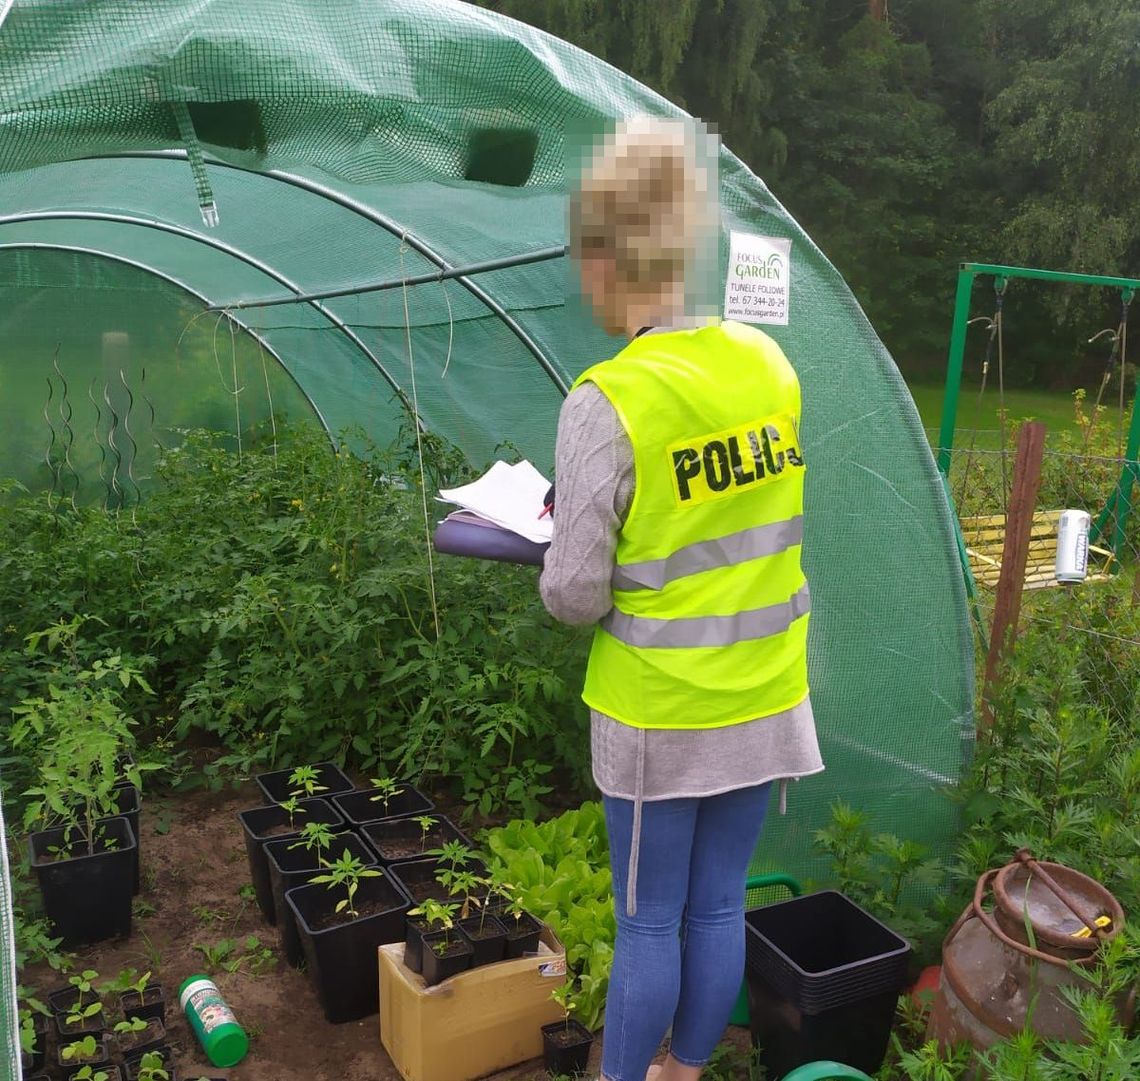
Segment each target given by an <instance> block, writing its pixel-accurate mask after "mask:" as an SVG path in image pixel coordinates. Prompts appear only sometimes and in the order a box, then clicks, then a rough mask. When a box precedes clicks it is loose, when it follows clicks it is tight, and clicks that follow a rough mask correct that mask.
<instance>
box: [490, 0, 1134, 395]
mask: <svg viewBox="0 0 1140 1081" xmlns="http://www.w3.org/2000/svg"><path fill="white" fill-rule="evenodd" d="M479 2H480V3H481V6H483V7H488V8H492V9H495V10H498V11H501V12H504V13H506V14H509V15H511V16H513V17H515V18H518V19H521V20H523V21H525V22H530V23H532V24H534V25H536V26H539V27H542V28H543V29H546V30H550V31H552V32H553V33H555V34H558V35H559V36H561V37H564V38H567V39H568V40H570V41H573V42H574V43H576V44H578V45H580V46H582V47H583V48H585V49H587V50H589V51H590V52H593V53H595V54H596V55H598V56H600V57H602V58H603V59H605V60H608V61H609V62H611V63H613V64H614V65H616V66H617V67H619V68H622V69H623V70H625V71H627V72H629V73H630V74H631V75H633V76H634V77H636V78H638V79H640V80H642V81H644V82H646V83H648V84H649V85H650V86H652V87H654V88H655V89H656V90H658V91H659V92H660V93H662V94H664V95H665V96H666V97H668V98H670V99H672V100H673V101H675V102H677V103H678V104H680V105H682V106H683V107H685V108H687V109H689V110H690V111H691V112H693V113H695V114H696V115H698V116H702V117H704V118H705V119H706V120H708V121H710V122H712V123H714V124H715V125H716V127H717V128H718V130H719V131H720V133H721V135H722V137H723V139H724V141H725V143H726V145H727V146H729V147H730V148H731V149H732V150H734V151H735V152H736V153H737V154H739V155H740V156H741V157H742V158H743V159H744V160H745V161H746V162H747V163H748V164H749V165H750V166H751V167H752V168H753V170H754V171H755V172H756V173H757V174H758V175H759V176H761V177H763V178H764V180H765V181H767V183H768V185H769V186H770V187H771V189H772V190H773V192H774V193H775V194H776V196H777V197H778V198H779V199H780V200H781V201H782V202H784V203H785V204H786V205H787V207H788V208H789V210H790V211H791V212H792V213H793V214H794V215H795V216H796V217H797V219H798V220H799V221H800V222H801V224H803V226H804V227H805V228H806V229H807V231H808V232H809V234H810V235H811V236H812V238H813V239H814V240H815V241H816V242H817V243H818V244H819V245H820V246H821V247H822V248H823V250H824V252H825V253H826V254H827V255H828V256H829V257H830V258H831V259H832V261H833V262H834V263H835V264H836V266H837V267H838V268H839V270H840V271H841V272H842V273H843V274H844V276H845V277H846V278H847V280H848V282H849V283H850V284H851V286H852V288H853V289H854V291H855V293H856V295H857V296H858V298H859V300H860V302H861V303H862V304H863V306H864V307H865V309H866V311H867V314H868V315H869V317H870V319H871V322H872V323H873V324H874V326H875V327H876V329H877V330H878V331H879V333H880V334H881V335H882V336H883V338H884V340H885V341H886V343H887V345H888V346H889V347H890V348H891V350H892V352H893V353H894V355H895V357H896V359H897V360H898V361H899V363H900V366H901V367H902V368H903V370H904V372H905V373H906V374H908V375H910V376H913V375H916V374H917V375H922V374H928V373H931V372H940V371H941V370H942V369H941V365H942V363H943V359H944V349H945V341H946V336H947V334H948V329H949V323H950V306H951V302H952V298H953V288H954V276H955V273H954V272H955V267H956V264H957V263H958V262H960V261H963V260H971V261H976V262H996V263H1017V264H1026V265H1030V266H1043V267H1049V268H1053V269H1067V270H1073V271H1084V272H1094V273H1095V272H1099V273H1104V274H1117V275H1124V276H1138V275H1140V216H1138V215H1137V214H1136V206H1137V204H1138V202H1140V125H1138V124H1137V123H1136V122H1135V108H1136V102H1137V100H1138V97H1140V54H1138V53H1137V49H1136V42H1137V40H1140V0H953V2H948V0H890V3H889V4H887V3H882V2H881V0H879V2H874V0H871V2H868V0H683V2H681V0H678V2H671V3H667V4H663V3H660V2H659V0H618V2H616V3H613V2H608V0H479ZM879 11H885V12H886V16H885V18H881V19H880V18H878V17H876V16H877V13H878V12H879ZM978 302H979V304H981V305H983V306H984V305H985V304H986V303H987V301H985V300H984V299H982V298H981V297H980V296H979V301H978ZM1117 312H1118V303H1117V302H1116V300H1115V298H1113V297H1111V295H1109V294H1108V293H1106V292H1104V291H1100V292H1098V293H1095V294H1090V293H1089V292H1088V291H1087V290H1083V291H1082V290H1067V289H1066V290H1058V289H1047V288H1044V287H1040V286H1031V285H1029V286H1018V287H1016V288H1014V289H1013V290H1012V291H1011V294H1010V298H1009V303H1008V307H1007V329H1008V330H1009V331H1010V333H1011V334H1012V335H1013V336H1014V337H1015V338H1016V339H1017V340H1018V349H1017V360H1016V363H1015V364H1012V365H1011V369H1010V378H1011V380H1021V381H1022V382H1023V383H1024V384H1027V385H1029V384H1033V385H1038V386H1042V387H1052V388H1055V389H1066V390H1071V389H1073V387H1074V386H1075V385H1080V383H1081V381H1082V380H1084V381H1085V382H1087V381H1088V380H1089V379H1091V378H1093V377H1095V375H1096V374H1097V372H1098V365H1099V364H1100V363H1101V360H1102V358H1099V356H1098V357H1094V356H1092V355H1091V354H1089V353H1088V352H1086V351H1079V345H1080V343H1081V342H1083V341H1084V339H1087V338H1088V337H1090V336H1091V334H1092V332H1093V331H1095V330H1097V329H1100V327H1102V326H1106V325H1108V324H1109V323H1113V322H1115V318H1116V315H1117ZM1074 362H1076V368H1077V370H1076V371H1075V370H1074Z"/></svg>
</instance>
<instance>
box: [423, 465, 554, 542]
mask: <svg viewBox="0 0 1140 1081" xmlns="http://www.w3.org/2000/svg"><path fill="white" fill-rule="evenodd" d="M549 489H550V481H548V480H547V479H546V478H545V477H544V476H543V475H542V474H541V473H540V472H539V471H538V470H537V469H535V468H534V466H533V465H531V464H530V462H528V461H526V460H523V461H521V462H516V463H515V464H514V465H508V464H507V463H506V462H496V463H495V464H494V465H493V466H491V468H490V469H488V470H487V472H486V473H484V474H483V476H481V477H480V478H479V479H478V480H476V481H472V482H471V483H470V484H465V485H463V486H462V487H460V488H444V489H441V490H440V493H439V495H438V497H437V498H438V499H439V500H440V502H443V503H454V504H456V505H457V506H459V507H461V508H462V509H463V510H465V511H471V512H473V513H474V514H477V515H478V516H479V517H480V518H485V519H486V520H487V521H488V522H491V523H493V524H494V525H497V526H500V527H501V528H502V529H509V530H510V531H511V532H512V533H517V534H518V535H519V536H520V537H526V538H527V540H532V541H537V542H539V543H541V542H543V541H549V540H550V539H551V537H553V535H554V522H553V520H552V519H551V516H550V515H549V514H548V515H547V516H546V517H545V518H541V519H540V518H539V517H538V516H539V514H540V513H541V511H542V507H543V503H542V500H543V498H544V497H545V495H546V493H547V491H549Z"/></svg>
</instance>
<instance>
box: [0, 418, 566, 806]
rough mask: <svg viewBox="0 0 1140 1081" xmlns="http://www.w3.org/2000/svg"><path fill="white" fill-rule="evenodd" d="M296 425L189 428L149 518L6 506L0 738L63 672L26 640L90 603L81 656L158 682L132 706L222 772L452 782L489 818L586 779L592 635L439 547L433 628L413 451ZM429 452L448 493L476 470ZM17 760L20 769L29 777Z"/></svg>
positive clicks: (2, 508) (0, 546)
mask: <svg viewBox="0 0 1140 1081" xmlns="http://www.w3.org/2000/svg"><path fill="white" fill-rule="evenodd" d="M280 434H281V439H280V443H279V448H278V450H277V452H276V454H274V453H273V451H272V448H271V447H268V446H267V447H262V448H261V449H259V450H256V451H253V452H246V453H245V454H243V455H242V456H240V457H239V456H238V455H236V454H233V453H232V452H231V451H229V450H227V449H225V448H224V447H223V446H222V445H221V443H222V440H223V437H221V436H207V435H204V434H200V435H195V436H192V437H191V438H190V439H189V441H188V442H187V444H186V445H185V446H184V447H183V448H182V449H181V450H178V451H171V452H168V453H167V454H166V455H165V456H164V457H162V458H161V460H160V462H159V465H158V469H157V472H158V477H159V480H160V481H161V483H159V484H157V485H156V486H155V488H154V491H153V492H152V493H151V494H150V495H149V497H148V499H147V500H146V501H145V502H144V503H143V504H141V505H140V506H139V507H138V508H136V509H135V510H133V511H119V512H105V511H103V510H102V509H80V510H79V511H78V512H74V511H71V510H70V508H68V509H67V510H66V511H65V512H61V511H58V510H54V509H52V508H51V507H49V505H48V502H47V499H46V497H45V496H42V495H41V496H38V497H35V498H32V497H30V496H25V497H23V498H15V499H11V500H9V501H8V503H7V504H0V612H2V613H4V615H3V618H2V619H0V745H3V746H7V745H8V739H7V726H8V725H9V724H10V723H11V720H10V719H11V717H12V709H13V707H15V706H16V705H17V704H18V703H19V702H21V701H22V700H24V699H25V698H27V697H29V696H32V695H42V694H46V693H47V688H48V687H49V685H52V684H53V683H55V684H58V683H60V681H61V678H63V679H64V682H66V679H65V678H64V677H61V673H60V671H59V668H60V666H61V661H60V659H59V657H58V656H57V655H55V654H48V653H47V652H44V651H29V649H28V646H27V636H28V635H31V634H35V633H36V632H39V631H42V630H44V629H45V628H48V627H50V626H52V625H53V624H56V623H58V622H59V621H61V620H63V621H70V620H72V619H73V618H74V617H75V616H76V615H81V616H85V617H89V618H86V619H85V620H84V621H83V623H82V627H81V630H80V634H79V637H78V638H77V640H76V642H75V645H74V651H75V656H74V658H73V659H72V663H73V665H74V666H76V667H84V668H86V667H89V666H90V665H91V664H92V663H93V662H94V661H95V660H96V659H99V658H105V657H107V656H111V655H122V657H123V658H129V659H130V661H131V663H133V664H135V665H136V666H138V667H139V668H140V669H141V670H142V671H143V672H145V674H146V677H147V679H148V681H149V683H150V685H151V686H152V687H153V688H154V694H153V695H152V694H143V693H141V692H138V691H137V689H136V688H127V689H126V690H124V692H123V696H122V697H123V708H124V709H125V710H126V711H127V712H128V713H129V714H130V715H131V716H133V717H135V718H137V719H139V720H140V721H142V722H143V723H144V725H146V726H147V728H148V729H149V732H148V736H149V738H151V739H154V738H164V737H165V738H169V739H171V740H172V741H179V742H182V741H186V740H189V741H190V745H191V746H192V747H194V746H197V747H202V748H205V749H206V750H208V751H210V752H217V753H208V754H206V755H205V757H206V758H207V759H210V761H209V764H208V765H207V776H209V777H211V778H212V779H214V780H215V781H219V782H220V781H221V780H224V779H226V778H227V777H229V776H231V775H237V776H242V775H247V774H248V773H249V772H251V771H255V770H258V769H261V768H266V767H269V766H270V765H290V764H293V763H295V762H312V761H320V760H323V759H333V760H335V761H337V762H340V763H347V764H349V765H351V766H354V767H357V768H359V769H360V770H362V771H369V772H371V773H372V774H375V772H382V771H384V770H387V771H390V772H391V773H394V774H402V775H405V776H410V777H413V778H417V779H429V780H430V779H440V780H442V781H443V783H444V784H445V786H450V787H451V788H452V789H453V790H454V793H455V794H456V795H457V796H459V797H461V798H463V799H464V800H466V802H467V803H468V805H469V806H470V808H471V809H472V811H479V812H481V813H484V814H486V813H488V812H489V811H491V809H492V808H494V809H495V811H496V812H497V813H499V814H501V813H504V812H507V813H510V812H511V811H515V812H521V813H523V814H528V815H529V814H534V813H535V812H536V811H537V809H538V806H539V801H540V800H541V799H542V798H543V796H545V795H546V794H547V793H548V792H550V791H551V785H552V783H554V782H557V783H558V784H559V785H560V787H561V788H563V789H566V790H569V791H572V792H581V791H583V789H584V786H585V784H586V782H587V781H588V775H587V771H588V764H587V762H586V756H585V755H584V754H583V753H582V748H583V747H585V746H586V728H585V726H586V713H585V709H584V707H583V706H582V705H581V703H580V700H579V698H578V688H579V685H580V670H581V666H582V664H583V662H584V659H585V651H586V648H587V642H588V635H586V634H585V633H583V632H575V631H573V630H570V629H568V628H565V627H562V626H560V625H558V624H556V623H555V622H554V621H553V620H552V619H551V618H550V617H549V616H548V615H547V614H546V612H545V610H544V609H543V607H542V604H541V602H540V601H539V599H538V591H537V588H536V581H535V578H536V572H535V571H534V570H533V569H525V568H519V567H506V566H499V565H490V564H486V563H481V562H479V561H477V560H461V559H450V560H449V559H446V558H445V559H439V558H437V559H436V561H435V564H434V603H435V605H436V607H437V610H438V623H437V619H436V616H435V615H434V614H433V586H432V579H431V577H430V576H429V568H428V562H427V558H428V557H427V540H426V537H425V529H424V512H423V506H422V501H421V494H420V491H419V488H418V479H413V471H412V470H410V469H408V466H409V464H410V454H409V452H407V451H404V450H401V449H399V448H397V449H396V450H390V451H385V452H383V453H381V452H379V451H377V452H375V453H374V454H373V455H372V456H371V457H370V458H367V459H362V458H358V457H356V456H355V455H351V454H348V453H340V454H334V453H333V452H332V451H331V450H330V447H329V444H328V442H327V440H326V439H325V438H324V436H323V435H322V434H320V433H316V432H313V431H311V430H308V429H296V430H292V429H290V430H287V431H284V432H281V433H280ZM428 450H429V460H430V465H431V467H430V469H429V475H428V478H427V483H428V486H429V489H430V491H431V492H432V493H434V492H435V491H436V490H437V489H438V487H439V485H440V484H442V483H445V482H446V481H448V480H454V479H459V478H460V477H461V476H462V471H463V470H464V469H465V468H466V467H464V466H462V465H459V464H457V462H456V460H455V458H454V456H450V455H449V454H448V452H447V451H446V450H444V449H443V448H441V447H438V446H430V445H429V448H428ZM415 476H416V478H418V473H416V474H415ZM431 509H432V508H430V507H429V511H430V510H431ZM18 766H19V764H18V763H13V762H11V761H9V762H7V763H5V762H4V761H0V768H5V767H6V768H5V779H6V781H7V782H8V784H9V786H10V787H9V791H12V790H13V789H14V788H15V787H16V782H17V780H18V776H19V770H18Z"/></svg>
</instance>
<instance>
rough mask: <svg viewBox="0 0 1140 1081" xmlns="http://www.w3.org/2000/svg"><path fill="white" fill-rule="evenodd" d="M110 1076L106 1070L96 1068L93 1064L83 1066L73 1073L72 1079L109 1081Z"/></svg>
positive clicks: (75, 1080)
mask: <svg viewBox="0 0 1140 1081" xmlns="http://www.w3.org/2000/svg"><path fill="white" fill-rule="evenodd" d="M110 1076H111V1075H110V1074H109V1073H107V1071H106V1070H96V1069H95V1068H94V1067H92V1066H83V1067H82V1068H80V1069H78V1070H76V1071H75V1073H73V1074H72V1075H71V1081H107V1079H108V1078H109V1077H110Z"/></svg>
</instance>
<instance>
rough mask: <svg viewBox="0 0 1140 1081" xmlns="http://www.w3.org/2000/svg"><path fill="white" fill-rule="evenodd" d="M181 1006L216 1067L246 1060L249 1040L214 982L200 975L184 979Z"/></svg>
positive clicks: (180, 988) (223, 1066)
mask: <svg viewBox="0 0 1140 1081" xmlns="http://www.w3.org/2000/svg"><path fill="white" fill-rule="evenodd" d="M178 1003H179V1005H180V1006H181V1007H182V1010H183V1012H184V1013H185V1014H186V1020H187V1021H189V1022H190V1027H191V1028H192V1029H193V1030H194V1035H196V1036H197V1037H198V1042H199V1043H200V1044H201V1045H202V1048H203V1050H204V1051H205V1052H206V1057H207V1058H208V1059H209V1060H210V1062H211V1063H212V1064H213V1065H215V1066H220V1067H222V1068H223V1069H225V1068H226V1067H229V1066H236V1065H237V1064H238V1063H239V1062H241V1060H242V1059H243V1058H245V1053H246V1052H247V1051H248V1050H249V1037H248V1036H247V1035H246V1034H245V1029H243V1028H242V1027H241V1025H239V1024H238V1022H237V1018H236V1017H234V1014H233V1010H231V1009H230V1008H229V1006H227V1005H226V1002H225V999H223V998H222V994H221V992H220V991H219V990H218V986H217V984H215V983H214V981H213V980H211V979H210V978H209V977H208V976H201V975H199V976H191V977H190V978H189V979H187V980H183V982H182V986H181V987H179V988H178Z"/></svg>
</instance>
